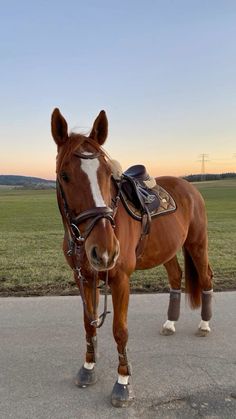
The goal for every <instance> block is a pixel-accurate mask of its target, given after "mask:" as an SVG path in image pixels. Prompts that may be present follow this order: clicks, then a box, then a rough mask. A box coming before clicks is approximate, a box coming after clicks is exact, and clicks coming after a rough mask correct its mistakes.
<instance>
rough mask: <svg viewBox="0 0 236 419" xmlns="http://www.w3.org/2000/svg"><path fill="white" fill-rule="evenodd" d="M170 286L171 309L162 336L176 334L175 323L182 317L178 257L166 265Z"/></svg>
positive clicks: (180, 276) (180, 275) (180, 274)
mask: <svg viewBox="0 0 236 419" xmlns="http://www.w3.org/2000/svg"><path fill="white" fill-rule="evenodd" d="M164 266H165V268H166V270H167V274H168V278H169V284H170V297H169V307H168V312H167V317H168V319H167V321H166V322H165V323H164V324H163V327H162V330H161V332H160V333H161V334H162V335H165V336H169V335H173V333H175V322H176V321H177V320H178V319H179V315H180V299H181V279H182V270H181V268H180V266H179V262H178V259H177V257H176V256H175V257H174V258H173V259H171V260H170V261H169V262H167V263H165V264H164Z"/></svg>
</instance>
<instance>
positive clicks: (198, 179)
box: [183, 172, 236, 182]
mask: <svg viewBox="0 0 236 419" xmlns="http://www.w3.org/2000/svg"><path fill="white" fill-rule="evenodd" d="M231 178H236V173H234V172H232V173H231V172H229V173H221V174H212V173H206V174H204V175H203V174H198V175H188V176H183V179H185V180H187V181H188V182H202V181H205V180H220V179H231Z"/></svg>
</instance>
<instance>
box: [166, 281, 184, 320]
mask: <svg viewBox="0 0 236 419" xmlns="http://www.w3.org/2000/svg"><path fill="white" fill-rule="evenodd" d="M180 300H181V290H173V289H171V290H170V300H169V307H168V312H167V315H168V320H170V321H174V322H175V321H177V320H178V319H179V315H180Z"/></svg>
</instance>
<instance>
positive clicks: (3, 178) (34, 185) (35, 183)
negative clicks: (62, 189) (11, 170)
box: [0, 175, 56, 189]
mask: <svg viewBox="0 0 236 419" xmlns="http://www.w3.org/2000/svg"><path fill="white" fill-rule="evenodd" d="M0 185H4V186H16V187H22V188H31V189H48V188H55V187H56V182H55V181H54V180H47V179H41V178H38V177H31V176H16V175H0Z"/></svg>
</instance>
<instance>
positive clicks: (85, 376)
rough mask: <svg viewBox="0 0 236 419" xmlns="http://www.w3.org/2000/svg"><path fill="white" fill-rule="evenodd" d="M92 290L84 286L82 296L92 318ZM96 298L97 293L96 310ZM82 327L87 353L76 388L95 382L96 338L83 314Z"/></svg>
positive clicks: (97, 293) (76, 379)
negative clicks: (84, 333) (83, 328)
mask: <svg viewBox="0 0 236 419" xmlns="http://www.w3.org/2000/svg"><path fill="white" fill-rule="evenodd" d="M93 292H94V291H93V288H91V287H89V286H87V285H86V284H85V285H84V294H85V300H86V304H87V308H88V311H89V313H90V315H91V317H92V316H94V313H93V309H94V302H93V298H94V297H93ZM98 298H99V291H98V290H97V292H96V303H97V304H96V308H97V305H98ZM84 327H85V332H86V344H87V351H86V355H85V362H84V364H83V365H82V367H81V368H80V370H79V371H78V373H77V376H76V378H75V384H76V385H77V386H78V387H87V386H89V385H92V384H95V383H96V381H97V376H96V370H95V365H96V358H97V336H96V328H95V327H94V326H92V325H91V324H90V321H89V319H88V318H87V316H86V314H85V312H84Z"/></svg>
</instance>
